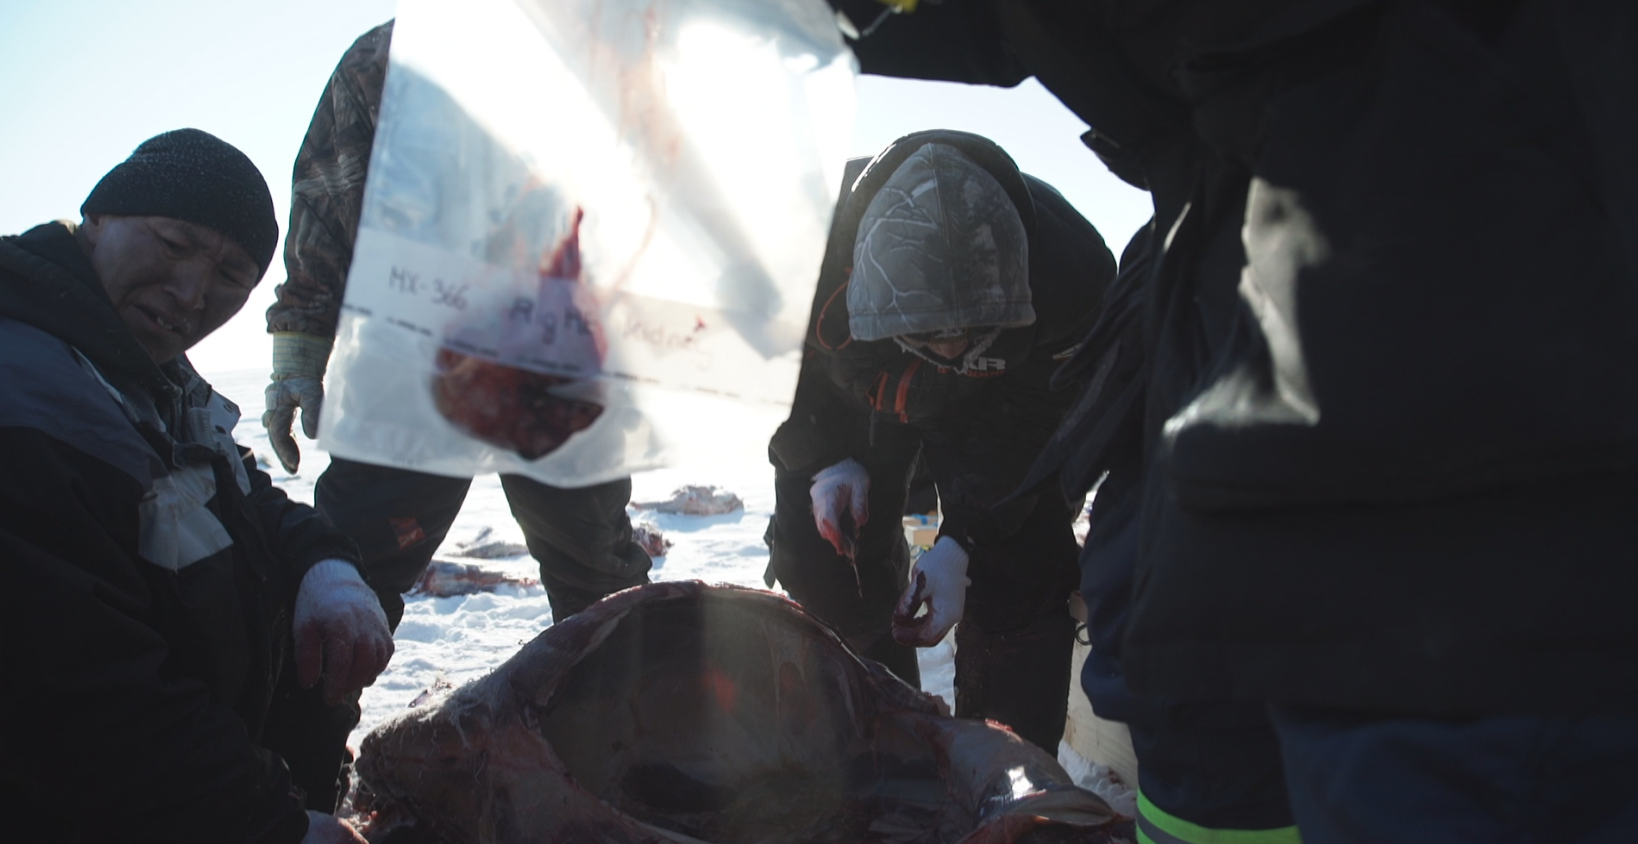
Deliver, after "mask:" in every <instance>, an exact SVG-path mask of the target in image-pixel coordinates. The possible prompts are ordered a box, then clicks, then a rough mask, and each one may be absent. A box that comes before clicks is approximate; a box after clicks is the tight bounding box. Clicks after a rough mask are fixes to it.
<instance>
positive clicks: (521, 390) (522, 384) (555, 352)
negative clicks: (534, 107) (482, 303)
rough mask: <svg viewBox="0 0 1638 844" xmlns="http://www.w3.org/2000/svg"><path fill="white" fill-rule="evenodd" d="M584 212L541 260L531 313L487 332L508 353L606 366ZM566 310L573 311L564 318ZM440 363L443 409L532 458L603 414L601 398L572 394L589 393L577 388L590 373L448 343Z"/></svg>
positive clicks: (437, 393) (436, 382) (436, 398)
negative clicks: (585, 260)
mask: <svg viewBox="0 0 1638 844" xmlns="http://www.w3.org/2000/svg"><path fill="white" fill-rule="evenodd" d="M582 216H583V215H582V214H581V213H580V212H576V213H575V217H574V222H573V224H572V225H571V226H570V229H569V233H568V234H567V235H565V236H564V238H563V240H562V241H561V242H560V243H558V245H557V247H556V248H555V249H553V250H552V252H551V254H550V256H549V257H548V258H547V260H545V261H543V262H542V264H541V270H540V290H539V293H538V296H537V298H536V301H535V302H534V303H533V306H532V307H530V308H527V309H525V313H526V315H525V316H524V317H523V318H522V319H521V320H519V319H517V318H516V316H515V314H514V316H513V318H509V319H508V320H507V321H506V323H505V324H504V327H499V328H497V329H496V331H497V332H498V333H499V334H500V335H501V336H498V337H491V338H487V339H488V340H489V341H490V342H493V343H494V344H495V346H496V347H497V348H499V349H501V350H503V354H504V355H506V356H508V357H511V358H513V359H519V358H520V357H521V358H523V359H527V358H528V357H529V356H530V355H531V354H534V355H544V356H545V358H546V359H548V360H549V361H550V362H551V363H554V364H562V363H564V362H569V363H572V364H575V365H576V368H579V369H581V370H583V371H590V372H596V371H597V369H598V368H599V366H600V362H601V360H602V357H603V353H604V350H605V345H604V342H603V337H602V332H601V330H600V328H599V327H598V326H596V325H595V322H591V321H588V320H586V319H584V318H583V316H582V315H583V314H584V313H588V312H594V309H593V308H591V307H589V305H588V300H589V292H588V291H586V289H585V288H584V287H583V286H582V285H581V284H580V283H579V282H580V276H581V263H580V220H581V218H582ZM577 306H578V307H577ZM559 314H562V315H565V316H569V315H572V317H573V318H572V319H571V318H563V319H560V318H559ZM571 323H572V324H571ZM543 326H544V328H543ZM468 333H470V332H468ZM436 370H437V372H436V375H435V376H434V377H433V383H432V396H433V404H434V405H435V406H436V407H437V408H438V412H439V413H441V414H443V416H444V418H445V419H448V420H449V421H450V422H451V423H453V424H454V425H455V427H456V428H458V429H460V430H461V431H463V432H465V433H466V434H468V435H470V436H472V437H475V438H477V439H479V440H482V441H483V442H486V443H489V444H490V445H494V446H498V447H500V448H504V449H507V450H510V451H515V452H517V453H518V454H519V455H520V456H522V457H523V458H524V459H526V460H534V459H537V458H539V457H542V456H544V455H546V454H549V453H551V452H552V451H555V450H556V449H557V448H558V447H560V446H562V445H563V443H564V442H566V441H567V440H568V439H569V437H571V436H573V435H574V434H575V432H577V431H583V430H585V429H586V428H589V427H591V424H592V423H593V422H596V421H597V417H598V416H600V415H602V413H603V406H602V405H601V404H599V403H597V402H595V401H590V400H587V399H586V398H577V397H574V396H572V395H566V393H573V392H583V391H582V390H577V389H576V387H577V385H586V384H587V383H588V380H587V379H585V378H577V377H571V376H566V375H553V374H547V373H544V372H537V371H534V370H532V369H523V368H519V367H515V366H508V365H506V364H501V363H496V362H494V361H492V360H489V359H487V358H483V357H477V356H474V355H469V354H464V353H462V352H459V351H456V350H454V349H450V348H447V347H446V348H442V349H439V350H438V357H437V360H436Z"/></svg>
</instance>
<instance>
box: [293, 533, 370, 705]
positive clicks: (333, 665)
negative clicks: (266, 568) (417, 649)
mask: <svg viewBox="0 0 1638 844" xmlns="http://www.w3.org/2000/svg"><path fill="white" fill-rule="evenodd" d="M294 626H295V633H296V681H297V682H299V683H300V684H301V686H302V688H304V689H307V688H312V687H313V684H315V683H317V682H318V680H319V677H320V676H321V675H322V676H323V677H324V700H325V702H326V703H328V704H329V705H331V706H335V705H337V704H339V703H341V702H342V700H343V699H344V698H345V697H346V695H348V694H350V693H352V692H356V691H358V690H359V689H362V688H364V687H365V686H368V685H370V684H371V683H373V682H375V678H376V675H378V674H380V673H381V671H382V670H383V669H385V668H386V667H387V660H389V659H391V658H392V631H391V630H390V629H388V627H387V614H386V613H385V612H383V611H382V610H381V602H380V600H378V599H377V598H376V597H375V593H374V592H372V591H370V587H369V586H367V585H365V583H364V578H362V577H360V576H359V574H358V569H356V568H354V567H353V565H352V564H351V563H348V562H345V561H343V560H325V561H323V562H321V563H319V564H318V565H316V566H313V568H312V569H310V570H308V572H307V576H306V577H303V578H302V579H301V589H300V590H299V591H297V592H296V619H295V623H294Z"/></svg>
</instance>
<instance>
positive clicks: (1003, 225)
mask: <svg viewBox="0 0 1638 844" xmlns="http://www.w3.org/2000/svg"><path fill="white" fill-rule="evenodd" d="M845 184H846V188H845V189H844V190H843V192H842V197H841V199H840V200H839V202H838V204H837V213H836V216H835V222H834V223H833V225H832V228H831V234H830V245H829V247H828V249H827V253H826V256H825V259H824V264H823V267H822V269H821V271H820V278H819V285H818V291H817V293H816V295H815V298H814V311H813V315H812V318H811V320H810V327H809V336H808V357H807V360H806V362H805V364H804V367H803V371H802V374H801V377H800V380H799V382H798V387H797V395H796V399H795V402H794V405H793V407H792V410H791V416H790V418H789V420H788V421H786V422H785V423H784V425H782V426H781V427H780V429H779V430H778V432H777V433H776V434H775V436H774V438H773V441H772V442H771V444H770V448H769V451H770V456H771V459H772V461H773V463H774V465H775V468H776V469H777V477H776V507H775V515H774V519H773V524H772V525H771V526H770V530H769V543H770V549H771V553H770V567H769V575H770V582H771V581H772V580H773V579H777V580H778V581H779V582H780V583H782V584H784V586H785V588H786V589H787V590H788V591H789V592H790V594H791V596H792V597H793V598H795V599H796V600H797V601H799V602H801V603H802V604H803V605H804V606H806V607H807V608H808V609H810V610H812V611H813V612H815V613H816V614H817V615H819V617H820V618H823V619H825V620H826V621H828V622H830V623H831V624H833V625H836V626H837V627H838V629H840V630H841V632H842V633H843V635H845V636H847V637H848V639H849V641H850V643H851V644H852V645H853V646H854V647H855V648H856V649H857V650H859V651H860V652H861V653H863V654H865V655H866V656H870V657H872V658H875V659H878V660H880V661H882V662H883V663H884V664H886V665H887V666H888V667H889V668H891V669H892V670H893V671H894V672H895V673H897V674H898V675H899V676H900V677H901V678H904V679H905V680H907V681H909V682H911V683H916V682H917V681H918V679H919V677H918V672H917V668H916V657H915V653H914V651H913V650H911V648H910V647H906V646H919V647H927V646H931V645H934V644H936V643H938V641H939V640H940V639H942V638H943V637H944V635H945V634H946V633H947V632H948V631H949V630H950V628H951V626H952V625H955V624H956V622H957V621H960V622H961V624H960V626H959V627H957V628H956V630H957V632H956V640H957V647H956V714H957V715H959V716H962V717H984V718H991V719H993V720H996V721H1000V722H1002V723H1005V724H1008V725H1009V726H1011V727H1013V729H1014V730H1015V731H1016V732H1018V734H1019V735H1021V736H1023V737H1024V738H1026V739H1028V740H1030V741H1032V742H1034V743H1036V744H1038V745H1040V746H1042V747H1044V748H1046V749H1047V750H1048V751H1050V752H1053V753H1056V752H1057V747H1058V741H1059V739H1060V738H1061V737H1062V735H1063V728H1064V716H1065V705H1066V702H1067V699H1068V698H1067V695H1068V687H1069V662H1070V653H1071V648H1072V646H1073V645H1072V634H1073V628H1074V623H1073V620H1072V618H1071V616H1070V615H1069V613H1068V606H1067V601H1068V598H1069V594H1070V592H1071V591H1072V590H1073V589H1074V581H1075V554H1076V549H1075V540H1074V536H1073V533H1072V530H1071V524H1072V522H1073V521H1074V516H1075V512H1074V507H1073V506H1072V505H1071V504H1070V503H1069V502H1068V501H1067V500H1066V499H1065V498H1064V497H1063V496H1062V495H1060V494H1058V492H1057V491H1056V490H1055V489H1054V490H1049V491H1046V492H1043V493H1041V494H1038V495H1032V496H1028V497H1027V498H1024V499H1020V500H1017V501H1014V502H1012V503H1011V504H1009V505H1008V506H1006V507H1004V508H999V509H994V508H992V506H991V505H993V504H995V503H996V502H998V501H999V500H1000V499H1001V497H1002V496H1004V495H1005V494H1006V493H1008V492H1010V491H1011V490H1012V488H1013V487H1014V486H1016V485H1017V483H1018V482H1019V481H1020V480H1022V478H1023V475H1024V472H1025V471H1026V470H1027V469H1028V468H1029V466H1030V464H1031V463H1032V462H1033V461H1034V459H1035V456H1036V453H1037V452H1038V451H1039V450H1040V448H1041V445H1042V444H1043V443H1045V442H1046V439H1047V437H1048V436H1049V435H1050V434H1051V433H1052V431H1053V430H1054V429H1055V428H1056V427H1057V425H1058V423H1059V422H1060V421H1061V420H1062V418H1063V414H1064V411H1065V409H1066V408H1067V405H1068V402H1069V401H1071V400H1072V399H1073V398H1074V392H1073V391H1072V390H1071V391H1062V392H1055V391H1053V390H1051V389H1049V388H1048V382H1049V381H1050V380H1051V378H1052V376H1053V374H1054V373H1055V372H1056V371H1057V370H1058V368H1059V367H1060V366H1061V364H1062V363H1063V362H1064V361H1065V360H1066V359H1067V358H1068V357H1069V356H1070V355H1071V354H1072V353H1073V351H1074V347H1075V345H1076V343H1077V342H1079V338H1080V337H1081V335H1083V334H1084V333H1085V332H1086V330H1087V328H1088V327H1089V326H1090V325H1091V323H1092V321H1093V320H1094V319H1095V318H1096V316H1097V312H1098V302H1099V299H1100V297H1101V296H1102V293H1103V289H1104V287H1105V286H1106V285H1107V284H1108V281H1109V279H1110V277H1111V276H1112V275H1113V272H1114V260H1113V257H1112V256H1111V255H1110V254H1109V250H1108V249H1107V248H1105V247H1104V245H1103V240H1102V239H1101V238H1100V237H1099V235H1098V233H1097V231H1096V230H1095V229H1094V228H1093V227H1092V225H1091V224H1090V223H1088V222H1086V220H1085V219H1083V218H1082V217H1081V216H1080V215H1079V214H1078V213H1076V211H1075V210H1074V208H1073V207H1071V206H1070V205H1069V203H1068V202H1066V201H1065V200H1064V198H1063V197H1062V196H1060V195H1059V194H1058V193H1057V191H1055V190H1053V189H1052V188H1051V187H1050V186H1048V185H1047V184H1046V183H1044V182H1042V181H1040V180H1038V179H1035V178H1033V177H1030V176H1026V175H1024V174H1021V173H1020V172H1019V171H1018V168H1017V166H1016V165H1015V164H1013V162H1012V159H1011V158H1010V157H1009V156H1007V154H1006V153H1005V152H1004V151H1002V150H1001V149H1000V148H999V147H997V146H996V145H995V144H994V143H993V142H991V141H989V140H987V139H985V138H981V137H978V136H976V135H971V134H968V133H964V132H952V131H929V132H920V133H916V134H913V135H910V136H907V137H905V138H902V139H900V140H898V141H896V142H895V143H894V144H893V145H892V146H890V147H888V148H887V149H886V150H885V151H883V152H882V153H881V154H880V155H878V156H877V157H876V158H875V159H874V160H872V161H869V162H868V164H867V162H866V161H865V160H863V159H860V160H856V161H854V162H852V163H850V165H849V167H848V168H847V180H846V182H845ZM918 453H919V454H920V455H921V456H922V457H923V458H924V459H925V462H926V466H927V469H928V472H929V474H930V475H931V477H932V479H933V480H934V482H935V483H936V485H937V488H938V495H939V499H940V509H941V510H942V514H943V520H942V523H941V525H940V530H939V537H938V540H937V542H936V543H935V544H934V545H933V546H932V548H930V549H929V550H927V551H926V552H924V553H923V554H922V555H921V556H920V557H919V558H918V559H917V560H916V562H915V565H914V569H913V570H911V569H910V564H909V560H908V556H909V555H908V549H907V547H906V544H905V540H904V535H903V531H902V527H901V524H900V520H899V514H901V513H902V512H903V511H904V500H905V496H906V483H907V480H908V478H909V477H910V474H911V472H912V469H913V467H914V464H915V462H916V458H917V455H918ZM907 579H908V581H909V583H910V586H909V587H908V588H907V587H906V583H907ZM969 584H970V587H969ZM922 609H925V610H926V613H925V614H923V615H920V617H917V616H918V613H919V612H920V611H921V610H922Z"/></svg>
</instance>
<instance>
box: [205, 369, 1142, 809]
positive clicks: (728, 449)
mask: <svg viewBox="0 0 1638 844" xmlns="http://www.w3.org/2000/svg"><path fill="white" fill-rule="evenodd" d="M205 374H206V377H207V379H208V380H210V381H211V383H212V384H213V385H214V386H215V387H216V389H217V390H218V391H219V392H221V393H222V394H223V395H225V396H227V397H228V398H229V399H231V400H233V401H234V402H236V403H238V404H239V405H240V407H241V409H242V411H243V413H244V418H243V419H242V420H241V421H240V423H239V426H238V428H237V429H235V431H234V435H235V437H236V438H237V439H238V440H239V442H240V443H241V444H243V445H246V446H248V447H250V448H251V449H252V450H253V451H255V453H256V455H257V458H258V461H259V462H260V463H261V464H262V468H263V470H264V471H267V472H268V473H269V474H270V475H272V477H273V480H274V482H275V483H277V484H279V485H280V486H281V487H282V488H283V489H284V490H285V492H286V493H287V494H288V495H289V496H290V497H291V498H293V499H295V500H298V501H303V502H307V503H312V500H313V484H314V482H315V481H317V479H318V476H319V475H320V474H321V473H322V472H323V471H324V467H325V466H327V465H329V459H328V458H327V457H326V455H325V454H324V453H323V452H321V451H319V450H318V449H316V448H314V447H313V443H311V442H310V441H308V440H306V439H305V438H303V437H301V436H300V434H299V433H298V435H297V439H298V441H299V442H300V443H301V444H302V446H303V449H302V463H301V471H300V473H299V474H297V475H295V476H291V475H287V474H286V473H285V472H284V469H283V468H281V467H280V466H279V465H278V463H277V460H276V459H275V458H274V456H273V450H272V448H271V446H270V445H269V444H268V440H267V434H266V432H265V431H264V430H263V429H262V426H261V410H262V407H263V400H262V390H263V388H264V387H265V385H266V379H267V374H266V371H265V370H260V369H256V370H234V371H228V372H211V371H208V370H207V371H206V373H205ZM777 421H778V420H777V419H772V418H769V417H768V416H766V415H763V416H761V417H758V416H757V415H756V414H755V413H751V412H749V411H744V412H739V413H730V414H725V415H716V416H713V417H711V418H708V419H701V420H700V426H699V431H700V441H701V442H702V443H707V444H709V445H708V446H707V447H704V448H701V449H700V451H699V452H698V453H695V454H692V455H688V456H686V457H685V458H684V462H682V463H681V464H679V465H677V466H675V467H672V468H667V469H662V470H657V471H652V472H642V473H638V474H636V475H634V476H633V477H632V499H633V500H634V501H648V500H655V499H663V498H666V497H669V495H670V494H671V492H672V491H673V490H675V489H676V488H677V487H680V486H682V485H684V484H696V485H714V486H718V487H722V488H724V489H727V490H730V491H732V492H734V493H735V494H737V495H738V496H739V497H740V499H741V500H743V501H744V503H745V508H744V509H743V510H742V511H738V512H734V513H729V514H725V515H720V516H683V515H668V514H663V513H652V512H647V511H636V510H633V511H632V516H633V520H634V521H636V522H643V521H648V522H652V523H653V524H655V525H656V526H658V527H659V529H660V531H661V532H662V533H663V534H664V535H665V537H666V538H667V539H669V540H671V541H672V542H673V543H674V545H673V546H672V548H671V549H670V551H669V552H668V553H667V554H666V555H665V556H664V557H660V558H657V559H656V560H655V561H654V570H653V572H652V573H651V575H650V576H651V577H652V578H653V579H654V580H704V581H706V582H710V583H733V584H737V585H740V586H751V587H755V588H758V589H763V588H767V587H766V586H765V585H764V583H763V580H762V577H763V572H764V571H765V569H766V568H767V565H768V548H767V546H766V545H765V544H763V541H762V535H763V532H764V531H765V530H766V529H767V526H768V519H769V517H770V516H772V515H773V506H774V493H773V470H772V469H771V468H770V467H769V466H768V464H767V462H766V458H765V457H763V456H762V455H764V454H765V444H766V442H767V436H768V434H769V433H771V431H772V427H771V426H772V425H774V424H777ZM298 427H299V426H298ZM759 437H760V439H758V438H759ZM480 537H481V540H482V541H483V542H486V543H487V542H494V541H505V542H512V543H517V544H519V545H521V544H522V543H523V532H522V531H521V530H519V528H518V526H517V523H516V522H515V521H513V519H512V516H511V511H510V510H509V509H508V507H507V504H506V496H505V494H504V493H503V492H502V490H501V485H500V482H499V479H498V477H497V476H495V475H487V476H479V477H478V478H476V479H474V481H473V483H472V490H471V492H470V493H469V494H468V496H467V499H466V504H465V506H464V507H462V509H461V513H460V515H459V516H458V517H457V518H456V520H455V525H454V527H453V528H452V529H451V530H450V533H449V536H448V537H447V538H446V540H445V541H444V545H443V546H442V547H441V548H440V549H439V550H438V552H437V553H436V554H435V555H434V558H435V559H445V560H450V561H453V562H481V563H482V564H483V566H484V567H485V568H489V569H496V570H502V571H506V572H509V573H515V574H516V575H517V576H518V577H519V578H535V577H538V569H537V567H536V565H535V562H534V560H533V558H531V557H529V556H528V555H527V554H519V555H516V556H511V557H501V558H496V559H488V560H482V561H479V560H468V559H465V558H463V557H461V556H459V551H460V550H461V546H464V545H469V544H471V543H473V542H476V541H479V540H480ZM551 623H552V611H551V607H550V606H549V605H548V604H547V601H546V592H545V590H543V589H542V588H541V587H539V586H526V587H525V586H518V587H501V588H500V589H498V590H497V591H495V592H483V593H478V594H475V595H466V596H461V597H453V598H432V597H410V598H408V599H407V600H406V601H405V610H404V619H403V622H402V623H400V624H399V626H398V631H397V633H396V635H395V637H394V641H395V644H396V647H397V652H396V653H395V654H394V656H393V659H392V664H391V665H390V666H388V668H387V670H386V672H384V673H383V674H382V675H381V677H380V678H378V679H377V680H376V683H375V685H374V686H371V687H370V688H368V689H366V690H365V692H364V697H363V701H362V703H363V710H364V714H363V720H362V721H361V722H360V724H359V727H358V731H357V732H355V733H354V734H353V743H354V744H355V746H356V744H357V741H358V740H359V739H360V738H362V737H363V735H364V734H365V733H366V732H368V731H369V730H370V729H371V728H373V727H375V726H376V725H377V724H379V723H381V722H382V721H383V720H385V719H386V718H388V717H391V716H392V715H393V714H395V713H397V712H401V711H403V710H404V709H405V708H407V707H408V706H409V705H410V703H411V701H414V700H415V699H416V697H418V696H419V695H421V694H422V693H423V692H425V691H428V690H432V689H436V688H441V687H444V686H446V685H453V686H459V685H461V684H463V683H465V682H467V681H468V680H472V679H475V678H478V677H481V676H483V675H484V674H487V673H489V672H490V671H491V670H493V669H494V668H495V667H496V666H498V665H500V664H501V663H502V662H504V661H506V660H507V659H508V658H510V657H511V656H512V654H514V653H516V652H517V650H518V648H519V647H521V646H522V645H523V644H524V643H526V642H528V641H529V640H531V639H533V638H535V636H537V635H539V633H540V632H541V631H542V630H544V629H546V628H547V627H549V626H551ZM952 638H953V637H952ZM954 657H955V653H954V649H953V646H952V644H951V639H950V638H947V639H946V640H945V642H944V643H942V644H940V645H939V646H937V647H934V648H928V649H925V650H923V651H922V652H921V676H922V685H923V687H924V689H925V690H926V691H929V692H932V693H934V694H938V695H940V696H942V697H943V698H944V699H945V700H946V701H947V702H949V703H950V704H951V705H952V706H953V705H954V695H953V691H952V687H953V684H954V672H955V665H954ZM1059 759H1060V761H1061V762H1063V763H1064V767H1065V768H1066V769H1068V770H1069V771H1070V773H1071V774H1074V775H1075V777H1076V781H1077V782H1079V783H1080V784H1081V785H1083V786H1086V787H1088V788H1091V789H1092V790H1093V791H1096V792H1097V793H1099V794H1100V795H1101V796H1103V797H1104V798H1105V799H1106V800H1108V801H1109V802H1110V804H1111V805H1112V806H1113V807H1114V808H1115V809H1116V810H1117V811H1120V812H1123V813H1125V814H1127V815H1131V814H1133V812H1134V805H1133V799H1134V798H1133V795H1132V793H1131V791H1130V790H1129V789H1127V788H1126V787H1125V786H1123V785H1121V784H1120V783H1118V782H1115V781H1112V780H1111V779H1110V772H1109V770H1108V769H1107V768H1105V767H1103V766H1101V765H1092V764H1091V763H1089V762H1087V761H1086V760H1085V759H1082V758H1080V757H1079V755H1077V754H1076V753H1075V751H1074V750H1072V749H1070V748H1069V746H1068V745H1062V746H1061V747H1060V753H1059Z"/></svg>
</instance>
